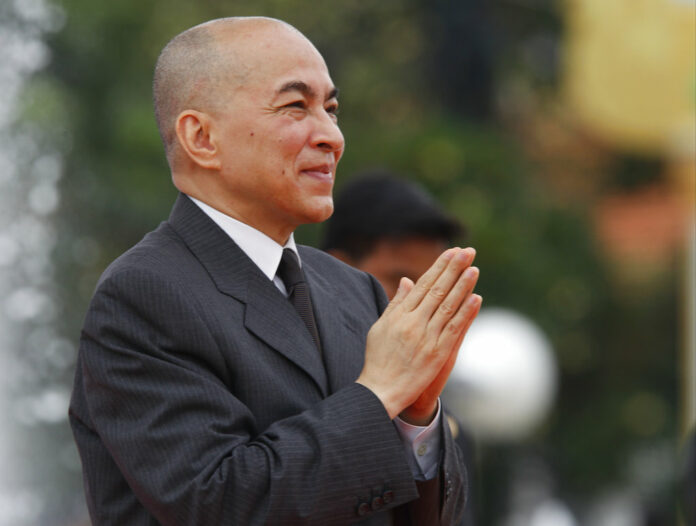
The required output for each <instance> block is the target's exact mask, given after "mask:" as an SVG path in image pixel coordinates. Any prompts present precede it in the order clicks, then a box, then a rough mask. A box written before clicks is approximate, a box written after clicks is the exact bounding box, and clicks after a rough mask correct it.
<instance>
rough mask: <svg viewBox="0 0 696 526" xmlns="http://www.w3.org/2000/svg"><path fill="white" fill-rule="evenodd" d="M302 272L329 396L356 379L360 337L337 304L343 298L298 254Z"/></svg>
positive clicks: (362, 349) (305, 256)
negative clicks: (317, 335) (324, 369)
mask: <svg viewBox="0 0 696 526" xmlns="http://www.w3.org/2000/svg"><path fill="white" fill-rule="evenodd" d="M302 269H303V270H304V273H305V276H306V278H307V282H308V283H309V288H310V293H311V296H312V305H313V307H314V312H315V315H316V319H317V325H318V329H319V337H320V338H321V345H322V350H323V353H322V354H323V358H324V364H325V367H326V374H327V376H328V381H329V392H331V393H333V392H336V391H337V390H338V389H340V388H341V387H344V386H346V385H348V384H350V383H352V382H354V381H355V380H356V378H357V377H358V376H359V375H360V371H361V370H362V366H363V362H364V357H365V347H364V337H363V336H361V335H360V334H359V333H358V331H359V329H358V327H359V326H360V325H359V324H358V323H357V321H353V320H354V316H353V315H352V314H351V312H350V311H349V310H348V309H347V308H346V306H345V305H344V304H343V303H342V302H341V301H339V299H340V298H341V297H342V296H345V294H343V295H341V291H340V290H337V288H336V286H334V285H333V284H332V283H331V282H330V281H329V280H327V279H326V278H325V277H324V275H323V274H322V273H320V272H319V269H318V268H316V267H315V266H314V265H313V261H312V258H311V256H310V255H309V253H307V252H303V253H302Z"/></svg>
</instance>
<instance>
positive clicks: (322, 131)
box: [312, 113, 345, 152]
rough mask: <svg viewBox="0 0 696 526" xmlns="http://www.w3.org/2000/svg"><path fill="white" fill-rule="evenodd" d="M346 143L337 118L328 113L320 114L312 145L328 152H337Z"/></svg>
mask: <svg viewBox="0 0 696 526" xmlns="http://www.w3.org/2000/svg"><path fill="white" fill-rule="evenodd" d="M344 145H345V140H344V139H343V134H342V133H341V129H340V128H339V127H338V124H337V123H336V120H335V118H334V117H332V116H331V115H329V114H328V113H323V115H321V116H319V117H318V118H317V124H316V129H315V130H314V135H313V137H312V146H314V147H316V148H321V149H323V150H326V151H327V152H336V151H342V150H343V147H344Z"/></svg>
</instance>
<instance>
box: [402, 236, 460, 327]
mask: <svg viewBox="0 0 696 526" xmlns="http://www.w3.org/2000/svg"><path fill="white" fill-rule="evenodd" d="M473 258H474V250H473V249H464V250H460V251H459V253H457V254H456V255H455V256H454V257H453V258H452V259H451V260H450V262H449V264H448V265H447V268H445V270H444V271H443V272H442V273H441V274H440V276H439V277H438V278H437V280H436V281H435V283H433V285H432V286H431V287H430V288H429V289H428V290H427V291H426V293H425V295H424V296H423V298H422V300H421V302H420V304H419V305H418V307H417V309H418V311H419V314H420V315H422V316H424V317H425V320H426V321H428V320H430V318H431V317H432V316H433V313H434V312H435V311H436V309H437V308H438V307H440V306H441V305H442V302H443V301H445V299H446V298H447V297H448V296H449V293H450V291H451V290H452V288H453V287H454V286H455V285H456V284H457V281H458V280H459V278H460V276H461V275H462V272H464V270H465V269H466V268H467V267H468V266H469V265H470V264H471V262H472V260H473ZM417 287H418V285H417V284H416V288H417ZM457 308H459V302H458V303H457V304H456V305H454V306H452V307H451V311H450V315H452V314H454V313H455V312H456V310H457Z"/></svg>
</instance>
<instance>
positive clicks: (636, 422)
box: [0, 0, 696, 526]
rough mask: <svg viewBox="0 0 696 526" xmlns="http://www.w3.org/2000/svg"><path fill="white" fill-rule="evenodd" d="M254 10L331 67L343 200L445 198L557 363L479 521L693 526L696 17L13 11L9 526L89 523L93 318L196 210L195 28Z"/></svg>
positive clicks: (501, 5)
mask: <svg viewBox="0 0 696 526" xmlns="http://www.w3.org/2000/svg"><path fill="white" fill-rule="evenodd" d="M251 14H258V15H267V16H272V17H276V18H281V19H283V20H286V21H288V22H290V23H291V24H293V25H295V26H296V27H297V28H299V29H300V30H301V31H302V32H303V33H304V34H306V35H307V36H308V37H309V38H310V40H312V41H313V42H314V43H315V44H316V46H317V47H318V48H319V50H320V51H321V52H322V54H323V55H324V57H325V58H326V61H327V63H328V65H329V68H330V70H331V73H332V77H333V80H334V82H335V83H336V84H337V85H338V86H339V88H340V90H341V114H340V125H341V128H342V130H343V133H344V135H345V137H346V143H347V147H346V153H345V156H344V158H343V161H342V162H341V166H340V167H339V171H338V179H337V190H338V191H340V188H341V186H342V185H343V184H344V183H345V182H346V181H347V180H349V179H350V177H351V175H353V174H355V173H356V172H358V171H360V170H363V169H366V168H372V167H388V168H392V169H395V170H397V171H398V172H401V173H403V174H406V176H407V177H410V178H412V179H413V180H416V181H418V182H419V183H421V184H422V185H424V186H425V187H426V188H427V189H428V190H429V191H430V192H432V193H433V194H434V195H435V196H436V197H437V199H438V200H439V201H440V202H441V203H442V204H443V206H444V207H445V208H446V210H447V211H448V212H449V213H451V214H452V215H454V216H456V217H457V218H459V219H460V220H461V221H462V222H463V223H464V224H465V225H466V226H467V229H468V231H469V238H468V240H467V242H468V244H470V245H472V246H474V247H476V249H477V251H478V256H477V265H478V266H479V267H480V268H481V278H480V281H479V286H478V290H479V293H480V294H481V295H482V296H483V297H484V305H485V306H486V307H504V308H507V309H511V310H513V311H515V312H518V313H520V314H522V315H524V316H525V317H527V318H528V319H531V320H533V321H534V322H535V324H536V325H537V326H538V327H539V328H540V329H541V330H542V331H543V332H544V334H545V335H546V336H547V337H548V339H549V341H550V343H551V347H552V349H553V355H554V359H555V363H556V365H557V388H556V392H555V398H554V399H553V405H552V409H551V410H550V412H549V413H548V415H547V417H546V418H545V419H544V421H543V422H542V424H541V425H539V426H537V427H536V428H535V429H534V431H533V432H532V433H530V434H527V435H526V436H524V437H522V438H518V439H516V440H496V439H481V440H479V441H478V443H477V451H476V456H475V464H476V465H475V476H474V480H473V484H474V485H475V488H476V492H475V497H474V500H475V502H474V505H475V511H476V515H477V524H479V525H483V526H487V525H491V526H496V525H500V526H566V525H568V526H572V525H583V526H623V525H625V526H643V525H645V526H648V525H650V526H652V525H660V526H662V525H665V526H667V525H670V526H671V525H674V524H679V523H680V521H681V520H682V519H681V518H680V517H679V513H680V512H679V511H678V510H679V503H678V498H677V495H678V491H677V488H678V485H679V473H680V460H679V459H680V458H681V456H680V448H681V445H682V442H683V440H684V437H685V436H686V435H687V434H688V432H689V430H690V429H693V425H694V421H695V419H696V418H695V416H694V415H695V414H696V408H695V406H696V387H694V385H695V375H696V361H695V358H694V356H695V355H696V351H695V350H694V349H695V345H696V344H695V343H694V325H696V320H695V315H694V307H693V305H694V301H696V300H695V299H694V298H695V297H696V292H695V290H696V285H694V281H695V279H696V278H695V277H694V273H695V272H696V270H695V265H696V264H695V262H694V261H695V260H696V258H695V256H694V251H695V250H696V241H695V239H694V237H695V234H694V202H695V201H694V199H695V191H694V179H695V178H696V161H695V159H696V145H695V144H694V142H695V137H696V132H695V127H696V124H695V122H694V121H695V120H696V117H695V114H694V112H695V111H696V110H695V107H696V81H695V74H694V68H695V63H696V51H695V48H696V3H695V2H694V1H692V0H681V1H680V0H611V1H606V0H565V1H551V0H496V1H493V0H459V1H445V0H430V1H426V0H379V1H355V0H345V1H338V2H330V3H329V2H324V3H317V2H309V1H303V0H253V1H252V0H249V1H229V2H220V1H212V0H201V1H198V2H191V1H184V0H173V1H165V0H149V1H143V0H137V1H136V0H118V1H113V2H109V1H106V0H62V1H61V0H2V2H0V202H1V203H2V204H1V205H0V294H1V296H0V297H1V298H2V305H1V308H0V416H2V422H3V424H2V426H1V428H0V525H2V526H4V525H12V526H24V525H32V526H33V525H47V526H76V525H78V524H79V525H83V524H88V519H87V518H86V517H87V516H86V511H85V508H84V501H83V497H82V487H81V474H80V465H79V458H78V456H77V452H76V450H75V447H74V446H73V443H72V437H71V434H70V431H69V428H68V424H67V417H66V411H67V403H68V400H69V394H70V389H71V382H72V375H73V367H74V360H75V353H76V346H77V340H78V337H79V331H80V327H81V323H82V318H83V316H84V313H85V311H86V307H87V304H88V301H89V299H90V296H91V293H92V290H93V287H94V285H95V283H96V280H97V279H98V276H99V275H100V273H101V272H102V270H103V269H104V268H105V267H106V265H107V264H108V263H109V262H110V261H111V260H113V259H114V258H115V257H116V256H117V255H119V254H120V253H121V252H123V251H124V250H125V249H126V248H128V247H129V246H131V245H132V244H134V243H135V242H137V241H138V240H139V239H140V238H141V237H142V236H143V235H144V234H145V233H146V232H147V231H149V230H151V229H153V228H155V227H156V225H157V224H158V223H159V222H160V221H161V220H163V219H164V218H166V217H167V215H168V212H169V209H170V206H171V205H172V203H173V200H174V198H175V195H176V193H175V190H174V188H173V186H172V184H171V182H170V178H169V173H168V169H167V166H166V162H165V159H164V155H163V152H162V147H161V144H160V141H159V136H158V133H157V130H156V127H155V121H154V117H153V112H152V105H151V90H150V83H151V78H152V69H153V66H154V62H155V59H156V57H157V55H158V53H159V50H160V49H161V48H162V47H163V46H164V44H165V43H166V42H167V41H168V40H169V39H170V38H171V37H172V36H174V35H175V34H176V33H178V32H180V31H182V30H184V29H186V28H188V27H190V26H192V25H195V24H197V23H199V22H202V21H205V20H208V19H210V18H216V17H222V16H230V15H251ZM320 229H321V227H320V226H318V225H312V226H307V227H303V228H302V229H301V230H300V231H298V233H297V234H296V236H297V239H298V240H299V241H300V242H302V243H306V244H310V245H311V244H316V243H317V242H318V239H319V235H320ZM474 432H475V430H474ZM692 432H693V431H692ZM474 434H475V433H474Z"/></svg>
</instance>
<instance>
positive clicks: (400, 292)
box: [384, 278, 413, 312]
mask: <svg viewBox="0 0 696 526" xmlns="http://www.w3.org/2000/svg"><path fill="white" fill-rule="evenodd" d="M411 289H413V281H411V280H410V279H408V278H401V280H400V281H399V288H398V289H396V294H394V297H393V298H392V300H391V301H390V302H389V305H387V308H386V309H384V312H387V311H390V310H392V309H394V308H395V307H396V306H397V305H399V304H400V303H401V302H402V301H403V300H404V298H405V297H406V296H408V293H409V292H411Z"/></svg>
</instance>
